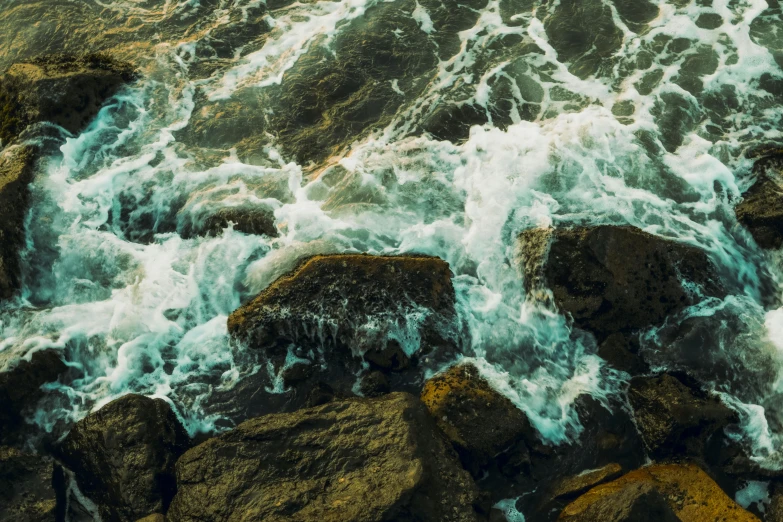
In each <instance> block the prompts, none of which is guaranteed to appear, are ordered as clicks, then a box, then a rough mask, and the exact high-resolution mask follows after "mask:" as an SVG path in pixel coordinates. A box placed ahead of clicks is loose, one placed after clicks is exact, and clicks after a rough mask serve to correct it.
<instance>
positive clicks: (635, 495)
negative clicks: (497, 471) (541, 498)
mask: <svg viewBox="0 0 783 522" xmlns="http://www.w3.org/2000/svg"><path fill="white" fill-rule="evenodd" d="M662 501H663V502H662ZM667 508H668V509H667ZM559 520H561V521H564V522H565V521H567V522H620V521H623V522H639V521H648V520H649V521H650V522H652V521H672V522H675V521H677V520H679V521H681V522H705V521H708V520H709V521H726V522H728V521H732V522H758V519H757V518H756V517H755V516H753V515H752V514H750V513H748V512H747V511H745V510H744V509H742V508H741V507H740V506H739V505H737V504H736V503H735V502H734V501H733V500H731V499H730V498H729V497H728V496H727V495H726V494H725V493H724V492H723V491H722V490H721V489H720V488H719V487H718V485H717V484H715V482H713V481H712V479H710V477H709V476H708V475H707V474H706V473H704V471H702V470H701V469H700V468H699V467H698V466H696V465H695V464H657V465H652V466H649V467H646V468H641V469H638V470H636V471H632V472H630V473H628V474H626V475H623V476H622V477H620V478H619V479H617V480H615V481H613V482H608V483H606V484H602V485H600V486H596V487H595V488H593V489H591V490H590V491H588V492H587V493H585V494H584V495H582V496H581V497H579V498H578V499H576V500H575V501H573V502H572V503H571V504H569V505H568V506H566V508H565V509H564V510H563V512H562V513H561V514H560V518H559Z"/></svg>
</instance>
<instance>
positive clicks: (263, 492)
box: [167, 393, 480, 522]
mask: <svg viewBox="0 0 783 522" xmlns="http://www.w3.org/2000/svg"><path fill="white" fill-rule="evenodd" d="M177 487H178V490H177V495H176V496H175V498H174V501H173V502H172V504H171V508H170V509H169V511H168V514H167V518H168V520H170V521H171V522H189V521H193V522H195V521H203V520H210V521H213V522H229V521H232V522H233V521H239V520H264V521H265V522H278V521H281V522H282V521H290V522H305V521H307V522H310V521H314V520H318V521H322V522H355V521H356V522H358V521H362V522H373V521H377V522H381V521H390V520H394V521H397V522H413V521H414V520H415V521H421V522H428V521H432V522H449V521H477V520H479V519H480V518H479V516H478V515H477V513H476V512H475V511H474V508H473V503H474V502H476V500H477V499H478V491H477V489H476V486H475V485H474V484H473V480H472V479H471V477H470V475H469V474H468V473H467V472H466V471H464V470H463V469H461V468H460V466H459V463H458V462H457V459H456V457H455V456H454V455H453V454H452V453H451V451H450V449H448V448H447V446H446V444H445V443H444V442H443V441H442V439H441V438H440V436H439V435H438V434H437V429H436V427H435V426H434V423H433V422H432V420H431V419H430V418H429V416H428V415H427V411H426V409H425V408H424V407H423V405H422V404H421V403H420V402H419V400H418V399H416V398H415V397H413V396H411V395H408V394H404V393H393V394H389V395H385V396H383V397H380V398H378V399H353V400H347V401H338V402H331V403H329V404H326V405H323V406H318V407H315V408H309V409H304V410H299V411H296V412H293V413H285V414H273V415H267V416H265V417H259V418H257V419H252V420H249V421H246V422H244V423H242V424H240V425H239V426H237V428H235V429H234V430H232V431H230V432H227V433H224V434H222V435H220V436H218V437H215V438H213V439H210V440H208V441H206V442H204V443H203V444H200V445H199V446H196V447H195V448H193V449H191V450H189V451H188V452H187V453H185V454H184V455H183V456H182V458H180V460H179V461H178V462H177Z"/></svg>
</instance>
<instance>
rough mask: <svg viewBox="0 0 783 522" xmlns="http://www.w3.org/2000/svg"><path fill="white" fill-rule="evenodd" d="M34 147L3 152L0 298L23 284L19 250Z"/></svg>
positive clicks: (0, 170) (0, 162) (0, 156)
mask: <svg viewBox="0 0 783 522" xmlns="http://www.w3.org/2000/svg"><path fill="white" fill-rule="evenodd" d="M34 168H35V148H34V147H30V146H24V147H11V148H7V149H6V150H4V151H2V152H0V300H2V299H8V298H9V297H11V296H13V295H14V293H15V292H16V291H17V290H19V288H20V287H21V284H22V279H21V278H22V267H21V261H20V258H19V251H20V250H21V249H22V247H24V243H25V228H24V227H25V225H24V220H25V215H26V214H27V206H28V199H29V195H28V189H27V186H28V185H29V184H30V182H31V181H32V180H33V175H34Z"/></svg>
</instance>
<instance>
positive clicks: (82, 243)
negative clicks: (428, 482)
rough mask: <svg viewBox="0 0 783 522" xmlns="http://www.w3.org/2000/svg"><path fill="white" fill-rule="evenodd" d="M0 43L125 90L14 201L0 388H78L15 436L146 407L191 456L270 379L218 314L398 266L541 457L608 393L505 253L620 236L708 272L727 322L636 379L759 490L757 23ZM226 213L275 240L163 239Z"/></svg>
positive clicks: (779, 112) (305, 29)
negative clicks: (445, 314) (256, 377)
mask: <svg viewBox="0 0 783 522" xmlns="http://www.w3.org/2000/svg"><path fill="white" fill-rule="evenodd" d="M0 13H2V14H0V26H2V27H4V28H5V27H8V28H11V27H13V28H14V31H15V32H10V31H9V32H5V30H2V31H0V34H3V35H4V36H2V37H0V41H2V40H6V41H7V42H8V46H7V51H6V53H5V55H4V56H3V57H2V62H0V64H3V65H7V64H9V63H12V62H13V61H15V60H21V59H24V58H25V57H29V56H32V55H34V54H36V53H37V52H42V51H52V50H58V49H62V50H66V51H72V52H77V51H78V52H81V51H84V50H88V49H89V50H103V51H107V52H110V53H114V54H115V55H117V56H120V57H122V58H123V59H127V60H130V61H132V63H134V64H135V65H137V66H138V68H139V71H140V72H141V78H140V79H139V80H138V81H137V82H135V83H134V84H132V85H130V86H128V87H127V88H125V89H124V90H122V91H121V92H120V93H118V94H117V95H116V96H114V97H113V98H112V99H111V100H110V101H109V102H108V103H107V104H106V106H105V107H104V108H103V109H102V110H101V112H100V114H99V115H98V117H97V118H96V119H95V121H94V122H93V123H92V124H91V125H90V126H89V128H87V129H86V130H85V131H84V132H82V133H81V134H80V135H78V136H72V135H67V134H66V133H63V140H62V141H61V142H60V143H58V145H57V147H55V148H54V150H52V151H51V153H50V154H49V155H48V156H47V158H46V160H45V161H44V162H43V163H42V165H41V167H40V170H39V172H38V173H37V177H36V180H35V182H34V184H33V186H32V192H33V199H32V201H33V203H32V206H31V209H30V212H29V217H28V221H27V230H28V244H27V247H26V249H25V251H24V252H23V258H24V261H25V263H24V266H25V268H24V270H25V273H24V289H23V291H22V294H21V296H20V297H19V298H17V299H15V300H13V301H11V302H8V303H5V304H3V305H2V306H3V309H2V316H0V317H1V318H0V368H3V367H8V366H9V365H12V364H14V363H15V361H17V360H18V359H19V358H23V357H26V358H29V357H30V356H31V354H32V353H33V352H35V351H36V350H42V349H46V348H55V349H57V350H60V351H62V352H63V354H64V357H65V359H66V360H67V361H68V364H69V365H70V366H72V368H73V372H72V378H70V379H68V380H67V382H66V383H59V384H54V385H50V388H51V389H52V391H53V392H54V393H53V394H51V395H50V396H49V397H48V398H47V399H46V400H45V401H44V402H42V404H41V407H40V409H39V411H38V412H37V413H36V415H35V417H34V418H33V419H31V421H32V422H36V423H38V424H39V425H41V426H42V427H44V428H45V429H47V430H54V431H55V432H56V431H57V430H62V429H63V426H66V427H67V425H68V424H69V423H71V422H73V421H75V420H78V419H79V418H81V417H83V416H84V415H86V414H87V413H89V412H90V411H92V410H94V409H96V408H99V407H100V406H101V405H103V404H105V403H106V402H108V401H110V400H111V399H113V398H116V397H118V396H120V395H123V394H126V393H129V392H136V393H143V394H147V395H151V396H156V397H162V398H165V399H166V400H168V401H170V402H171V404H172V405H173V406H174V407H175V409H176V411H177V413H178V415H179V416H180V417H181V418H182V420H183V421H184V423H185V425H186V427H187V428H188V430H189V431H190V432H191V433H196V432H198V431H202V430H209V429H213V428H215V427H216V426H217V427H226V426H227V424H226V421H225V419H222V417H221V413H220V412H219V411H217V410H215V409H214V408H212V407H211V406H210V400H209V399H210V397H211V396H212V394H214V393H215V392H216V391H226V390H230V389H231V388H232V387H233V386H235V385H236V384H237V383H238V382H240V381H241V380H242V379H243V378H244V377H246V376H247V375H248V374H250V373H253V372H259V371H261V372H263V371H267V369H266V367H265V366H264V364H263V363H262V362H254V361H255V360H254V359H253V357H249V356H248V353H247V349H246V348H245V347H243V346H241V345H238V344H236V343H235V342H232V341H231V340H230V339H229V337H228V335H227V331H226V319H227V316H228V315H229V314H230V313H231V312H232V311H233V310H234V309H236V308H237V307H239V306H240V304H242V303H243V302H245V301H246V300H248V299H249V298H251V297H252V296H254V295H255V294H256V293H258V292H259V291H260V290H262V289H263V288H265V287H266V286H267V285H268V284H269V283H271V282H272V281H274V280H275V278H276V277H278V276H279V275H281V274H283V273H285V272H286V271H287V270H289V269H291V268H292V267H293V266H294V265H295V264H296V262H297V261H298V260H299V259H301V258H303V257H304V256H307V255H312V254H316V253H334V252H369V253H374V254H398V253H406V252H415V253H422V254H429V255H434V256H438V257H441V258H443V259H444V260H446V261H447V262H448V263H449V264H450V266H451V269H452V271H453V273H454V286H455V289H456V294H457V299H458V303H457V305H458V306H457V307H458V312H459V317H460V320H461V321H462V322H463V323H464V325H465V328H466V331H467V335H468V341H469V345H470V348H471V350H472V351H473V352H474V354H473V355H474V357H472V358H473V360H474V361H475V362H476V364H477V365H478V366H479V368H480V369H481V371H482V373H483V374H484V375H485V376H486V377H487V378H488V379H490V380H491V382H492V383H493V384H494V385H495V386H496V387H497V388H498V389H499V390H500V391H502V392H503V393H504V394H506V395H507V396H508V397H510V398H511V399H512V400H513V401H514V402H515V404H517V405H518V406H519V407H520V408H521V409H523V410H524V411H525V412H526V413H527V414H528V416H529V417H530V418H531V420H532V421H533V423H534V425H535V426H536V428H537V429H538V430H539V432H540V434H541V438H542V440H544V441H545V442H547V443H550V444H562V443H565V442H567V441H570V440H574V439H575V438H576V437H577V436H578V434H579V433H580V430H581V424H580V421H579V418H578V415H577V414H576V412H575V410H574V408H573V403H574V400H575V399H576V398H577V397H578V396H579V395H580V394H583V393H589V394H592V395H593V396H594V397H596V398H598V399H599V400H601V401H603V402H607V403H608V402H609V401H611V400H613V398H617V397H620V396H621V392H622V389H623V386H624V385H625V383H626V382H627V380H628V378H629V376H628V375H625V374H623V373H620V372H617V371H614V370H612V369H610V368H608V367H607V366H606V365H605V364H604V363H603V362H602V360H601V359H600V358H598V357H597V356H596V355H595V352H596V346H595V341H594V340H593V339H592V337H590V336H589V335H584V334H580V333H579V332H576V331H574V330H573V329H572V327H571V326H570V325H569V323H568V321H567V320H566V319H565V318H564V317H562V316H561V315H559V314H557V313H555V312H554V311H552V310H551V309H548V308H546V307H544V306H542V305H541V304H540V303H536V302H534V301H531V300H528V299H527V296H526V295H525V292H524V289H523V281H522V276H521V273H520V270H519V260H520V256H524V252H520V251H519V249H518V246H517V242H516V237H517V235H518V233H519V232H520V231H521V230H523V229H525V228H528V227H531V226H550V225H554V226H568V225H574V224H579V225H585V224H587V225H595V224H616V225H626V224H628V225H633V226H636V227H639V228H641V229H643V230H646V231H648V232H651V233H654V234H658V235H660V236H664V237H667V238H672V239H675V240H678V241H682V242H685V243H688V244H692V245H696V246H699V247H701V248H703V249H705V250H706V251H707V252H708V253H709V255H710V258H711V259H712V260H713V261H714V263H715V264H716V266H717V267H718V269H719V272H720V276H721V278H722V280H723V283H724V284H725V286H726V288H727V289H728V290H729V294H730V295H729V296H728V297H727V298H725V299H723V300H718V299H709V300H706V301H704V302H702V303H701V304H699V305H697V306H695V307H693V308H691V309H689V310H686V312H685V313H684V314H683V315H682V316H678V317H672V318H670V320H669V321H668V322H667V324H665V325H663V326H662V327H660V328H656V329H652V330H650V331H649V332H647V333H646V334H645V337H644V339H645V342H644V343H643V346H642V350H643V353H645V354H646V355H647V356H648V357H649V360H651V361H652V363H653V366H654V368H656V369H687V370H688V371H691V372H692V373H694V374H696V375H698V376H699V377H700V378H701V379H702V380H703V381H705V383H706V384H707V385H708V386H710V387H711V388H712V389H714V390H715V391H717V392H719V393H720V394H721V395H722V396H723V397H724V399H725V400H726V401H727V402H728V403H729V404H730V405H731V406H732V407H733V408H735V409H736V410H737V411H738V412H739V413H740V417H741V419H742V430H741V432H739V433H737V434H736V437H737V438H739V439H741V440H742V441H743V443H744V444H745V445H746V447H747V448H748V449H749V451H751V452H752V454H753V455H754V458H755V459H757V460H758V461H759V462H760V463H762V464H763V465H765V466H769V467H774V468H779V467H780V466H781V465H783V462H781V458H782V456H781V449H782V448H783V410H781V408H780V406H779V405H778V403H779V402H780V401H779V397H780V396H781V393H782V392H783V380H782V379H781V377H782V376H781V370H783V308H782V307H780V300H781V297H783V286H782V285H783V268H782V267H783V257H781V254H780V252H764V251H761V250H760V249H759V248H758V247H757V245H756V244H755V243H754V241H753V240H752V238H751V236H750V235H749V234H748V232H747V231H746V230H744V229H743V228H742V227H741V226H740V225H738V224H737V222H736V219H735V218H734V214H733V210H732V206H733V204H734V203H735V202H736V201H737V199H738V198H739V197H740V195H741V193H742V192H743V191H744V190H745V189H746V188H747V187H749V186H750V184H751V183H752V177H751V175H750V174H751V172H750V170H751V167H752V160H750V159H747V157H746V156H745V154H746V152H747V151H748V150H751V149H753V148H754V147H758V146H760V145H765V144H781V143H783V70H781V66H783V33H781V31H783V19H782V17H783V13H782V11H781V5H780V4H779V3H778V0H767V1H765V0H692V1H688V0H650V1H641V2H640V1H636V0H634V1H629V0H552V1H550V2H540V1H538V0H502V1H501V0H486V1H483V0H477V1H471V2H467V3H464V4H457V3H451V2H448V1H446V0H443V1H442V2H438V1H429V2H419V1H415V0H411V1H408V0H392V1H380V0H340V1H329V0H313V1H307V2H291V1H287V2H284V1H278V2H273V1H272V0H269V1H268V2H262V1H261V0H234V1H229V0H221V1H207V0H201V1H198V0H182V1H179V2H177V1H173V0H166V1H165V2H164V1H155V0H118V1H106V2H99V1H97V0H96V1H94V2H93V1H88V0H83V1H72V2H66V1H62V2H60V1H57V2H44V3H36V2H25V3H24V5H19V4H18V3H15V2H8V1H6V2H0ZM34 15H35V16H37V15H40V16H41V17H42V22H41V23H40V24H38V25H37V26H36V27H29V26H26V25H20V24H19V20H23V19H24V18H25V17H29V16H34ZM69 24H70V25H69ZM384 53H386V54H384ZM316 79H317V81H316ZM308 93H315V94H313V95H312V96H310V95H309V94H308ZM357 107H358V108H357ZM449 111H452V112H449ZM460 111H463V112H460ZM444 114H446V115H448V114H452V115H453V114H457V115H458V116H459V115H460V114H462V115H463V116H464V117H461V118H460V117H457V118H456V119H457V120H459V121H461V122H462V123H461V124H460V125H456V124H454V123H453V121H454V120H449V119H448V117H444ZM444 118H445V119H444ZM444 122H445V123H444ZM450 122H451V123H450ZM245 205H253V206H264V207H266V208H269V209H271V211H273V213H274V219H275V226H276V228H277V230H278V232H279V235H278V237H276V238H270V237H266V236H256V235H247V234H243V233H241V232H238V231H236V230H233V227H231V226H229V227H228V228H226V229H225V230H224V231H223V232H222V233H221V234H219V235H217V236H213V237H195V238H189V239H185V238H183V234H180V233H179V232H178V230H179V231H180V232H181V231H182V227H183V226H184V225H185V224H186V223H188V222H189V220H190V221H192V220H193V219H196V218H197V216H199V215H201V214H200V213H203V212H205V210H209V209H217V208H222V207H233V206H245ZM691 317H706V318H711V322H709V323H708V324H710V336H707V337H706V338H705V339H706V340H705V341H704V342H705V344H707V345H708V346H707V347H706V348H705V352H707V353H709V356H707V357H696V358H694V357H689V356H688V355H689V352H688V350H689V349H692V347H689V346H687V345H682V346H681V344H682V343H680V344H678V342H679V341H678V340H677V339H674V340H671V331H672V329H673V328H675V327H676V326H677V324H679V323H680V322H681V321H683V320H685V319H687V318H691ZM662 340H663V341H662ZM656 342H667V343H670V344H671V346H672V349H670V350H666V351H665V352H662V351H658V350H655V348H654V346H655V343H656ZM416 343H417V337H416V335H410V336H408V337H407V338H406V341H405V343H404V344H405V345H406V346H405V348H406V350H408V351H409V352H413V351H415V350H416V349H417V345H416ZM248 360H250V361H251V362H248ZM438 369H439V368H437V367H433V368H428V370H429V371H431V372H435V371H437V370H438ZM271 391H273V392H275V393H285V390H284V389H283V388H282V387H281V386H280V383H278V386H277V387H274V388H273V389H271ZM228 425H230V423H229V424H228ZM509 509H512V508H509ZM514 511H515V510H514ZM509 513H510V514H509V516H514V517H522V515H521V514H520V513H516V512H515V513H511V511H509ZM520 519H521V518H520Z"/></svg>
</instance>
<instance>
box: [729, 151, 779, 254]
mask: <svg viewBox="0 0 783 522" xmlns="http://www.w3.org/2000/svg"><path fill="white" fill-rule="evenodd" d="M753 172H754V174H755V175H756V182H755V183H754V184H753V185H752V186H751V187H750V188H749V189H748V191H747V192H745V193H744V194H743V199H742V201H741V202H740V203H739V204H738V205H737V206H736V207H735V209H734V211H735V212H736V214H737V221H739V222H740V223H742V224H743V225H744V226H745V227H746V228H747V229H748V230H749V231H750V233H751V235H752V236H753V239H755V240H756V243H758V245H759V246H760V247H761V248H765V249H778V248H780V247H781V246H783V155H776V156H771V157H767V158H763V159H760V160H758V161H757V162H756V164H755V165H754V167H753Z"/></svg>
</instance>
